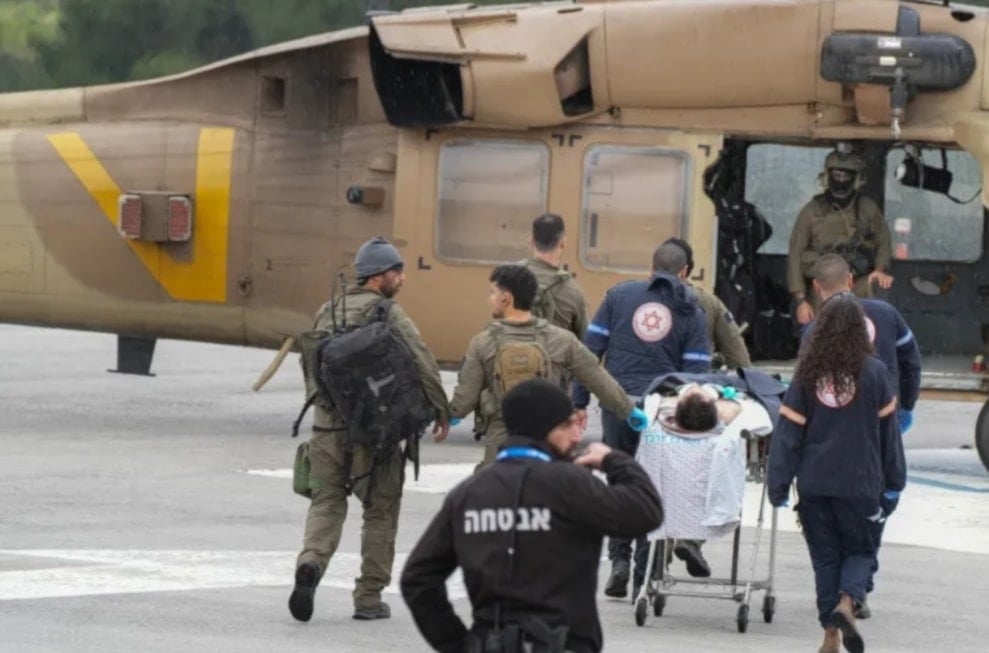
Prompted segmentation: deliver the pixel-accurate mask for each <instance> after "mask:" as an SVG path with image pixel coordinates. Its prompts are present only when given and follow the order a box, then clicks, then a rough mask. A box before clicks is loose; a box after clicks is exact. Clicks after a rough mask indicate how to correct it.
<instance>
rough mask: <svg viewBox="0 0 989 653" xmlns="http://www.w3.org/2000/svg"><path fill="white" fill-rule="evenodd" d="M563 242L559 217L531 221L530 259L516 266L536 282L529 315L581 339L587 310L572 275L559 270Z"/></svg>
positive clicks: (563, 229) (584, 329)
mask: <svg viewBox="0 0 989 653" xmlns="http://www.w3.org/2000/svg"><path fill="white" fill-rule="evenodd" d="M566 243H567V237H566V234H565V227H564V224H563V218H561V217H560V216H558V215H555V214H553V213H544V214H543V215H541V216H539V217H538V218H536V219H535V220H533V221H532V237H531V239H530V244H531V245H532V250H533V251H532V257H531V258H529V259H526V260H524V261H519V265H524V266H526V267H527V268H529V269H530V270H532V273H533V274H535V275H536V281H538V282H539V291H538V292H537V293H536V300H535V301H534V302H533V310H532V314H533V315H534V316H535V317H541V318H543V319H545V320H546V321H547V322H549V323H550V324H555V325H556V326H558V327H560V328H561V329H566V330H567V331H569V332H571V333H573V334H574V335H575V336H577V338H578V339H583V337H584V332H585V331H587V324H588V322H590V319H591V316H590V309H589V308H588V307H587V299H585V297H584V291H583V290H581V288H580V286H578V285H577V282H576V281H574V278H573V275H572V274H570V273H569V272H567V271H566V270H563V269H561V268H560V260H561V258H562V257H563V248H564V247H565V246H566Z"/></svg>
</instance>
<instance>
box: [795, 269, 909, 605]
mask: <svg viewBox="0 0 989 653" xmlns="http://www.w3.org/2000/svg"><path fill="white" fill-rule="evenodd" d="M813 275H814V278H813V284H814V291H815V292H816V293H817V295H818V296H819V297H820V298H821V300H822V301H823V302H826V301H828V300H829V299H831V298H832V297H855V295H854V294H853V293H852V273H851V270H850V269H849V267H848V263H847V262H846V261H845V259H844V258H842V257H841V256H838V255H836V254H826V255H824V256H822V257H820V258H819V259H818V260H817V261H816V262H815V264H814V268H813ZM858 302H859V305H860V306H861V307H862V310H863V311H864V312H865V326H866V329H867V331H868V334H869V340H870V342H872V345H873V347H874V348H875V356H876V357H877V358H878V359H879V360H881V361H882V362H883V364H884V365H885V366H886V369H887V370H888V371H889V373H890V377H891V379H890V380H891V381H892V383H893V391H894V392H895V393H896V396H897V397H898V399H899V402H898V406H897V409H896V417H897V421H898V423H899V426H900V433H901V434H905V433H906V432H907V430H908V429H909V428H910V426H911V424H913V409H914V406H915V405H916V403H917V397H918V395H919V394H920V348H919V347H918V346H917V340H916V339H915V338H914V337H913V332H912V331H910V327H908V326H907V323H906V321H905V320H904V319H903V316H901V315H900V312H899V311H897V310H896V309H895V308H893V306H891V305H890V304H887V303H886V302H884V301H881V300H878V299H858ZM812 326H813V322H811V323H810V324H808V325H807V326H806V327H805V330H804V334H803V336H804V339H805V340H806V337H807V334H808V333H809V332H810V330H811V328H812ZM887 507H888V508H889V511H892V509H894V508H895V506H887ZM880 535H882V531H880ZM878 570H879V558H878V550H877V557H876V559H875V560H873V562H872V574H871V575H870V576H869V583H868V587H867V588H866V591H867V592H868V593H871V592H872V590H873V589H874V588H875V575H876V572H877V571H878ZM871 615H872V610H871V609H870V608H869V605H868V603H867V602H863V603H861V604H860V605H858V606H857V608H856V611H855V616H856V617H858V618H860V619H865V618H868V617H870V616H871Z"/></svg>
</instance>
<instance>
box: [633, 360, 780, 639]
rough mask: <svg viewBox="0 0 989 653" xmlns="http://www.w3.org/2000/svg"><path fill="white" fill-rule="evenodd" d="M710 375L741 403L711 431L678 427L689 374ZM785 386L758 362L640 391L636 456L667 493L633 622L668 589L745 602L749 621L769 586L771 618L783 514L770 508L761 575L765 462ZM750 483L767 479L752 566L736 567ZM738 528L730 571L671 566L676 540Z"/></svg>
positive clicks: (742, 616)
mask: <svg viewBox="0 0 989 653" xmlns="http://www.w3.org/2000/svg"><path fill="white" fill-rule="evenodd" d="M690 383H697V384H712V385H713V386H715V388H716V389H717V390H718V391H720V392H721V394H722V396H723V397H726V396H727V397H729V399H727V400H728V401H732V402H736V403H737V404H738V405H739V407H740V408H741V411H740V412H739V413H738V415H737V416H735V417H734V418H733V419H732V420H731V421H730V422H729V423H727V424H719V426H718V427H717V428H715V429H713V430H712V431H710V432H704V433H696V432H689V431H684V430H683V429H679V428H677V425H676V424H675V422H674V421H673V420H672V419H671V416H672V412H673V409H674V406H675V402H676V397H677V390H678V389H680V388H682V387H683V386H684V385H686V384H690ZM785 391H786V387H785V386H784V385H783V384H782V383H780V382H779V381H778V380H777V379H776V378H773V377H770V376H768V375H766V374H765V373H763V372H760V371H759V370H753V369H743V370H739V371H738V373H737V374H683V373H675V374H668V375H664V376H662V377H658V378H657V379H656V380H654V381H653V383H652V384H650V387H649V388H648V390H647V391H646V393H645V394H644V395H643V399H642V401H641V405H642V408H643V410H645V412H646V414H647V415H648V416H649V418H650V424H649V426H648V427H647V428H646V429H645V430H644V431H643V432H642V434H641V438H640V442H639V448H638V451H637V453H636V459H637V460H638V461H639V463H640V464H641V465H642V466H643V467H644V468H645V470H646V472H647V473H648V474H649V476H650V478H652V480H653V483H654V484H655V485H656V489H657V491H658V492H659V495H660V497H661V499H662V501H663V512H664V520H663V525H662V526H661V527H660V528H659V529H657V530H656V531H653V532H652V533H649V535H648V540H649V555H648V559H647V564H646V571H645V582H644V583H643V584H642V587H641V589H640V590H639V593H638V595H637V596H635V597H634V606H635V607H634V609H635V623H636V625H638V626H643V625H644V624H645V622H646V618H647V616H648V611H649V606H650V604H651V605H652V613H653V615H655V616H657V617H658V616H661V615H662V614H663V610H664V608H665V607H666V601H667V597H669V596H686V597H697V598H713V599H728V600H732V601H735V602H737V603H739V604H740V605H739V607H738V612H737V614H736V622H737V626H738V631H739V632H742V633H744V632H745V631H746V630H747V628H748V623H749V605H750V602H751V599H752V594H753V592H759V591H761V592H764V596H763V601H762V615H763V620H764V621H765V622H766V623H770V622H771V621H772V620H773V614H774V613H775V610H776V596H775V594H774V593H773V579H774V574H775V567H776V542H777V533H778V515H777V511H776V510H775V509H772V508H770V511H771V517H770V528H769V547H768V548H769V553H768V573H767V575H766V576H765V577H763V578H758V579H757V578H756V573H757V567H758V563H759V553H760V546H761V545H762V540H763V531H764V522H765V517H766V508H767V506H768V501H767V488H766V466H767V462H768V456H769V443H770V439H771V437H772V431H773V429H774V428H775V426H776V422H777V421H778V419H779V406H780V401H781V399H782V395H783V393H784V392H785ZM747 483H758V484H760V485H761V486H762V487H761V494H760V499H759V508H758V516H757V519H756V527H755V532H754V533H753V536H752V543H751V549H750V556H751V557H750V559H749V564H748V567H747V568H746V569H745V570H744V572H743V571H742V570H740V569H739V563H740V554H741V549H742V542H741V540H742V536H741V533H742V528H741V523H742V504H743V502H744V496H745V489H746V484H747ZM727 535H732V537H733V541H732V558H731V570H730V574H729V576H728V577H714V576H712V577H709V578H693V577H689V576H683V577H681V576H674V575H673V574H671V573H670V570H669V563H670V559H671V558H672V556H671V555H670V554H671V553H672V550H673V546H674V544H675V541H676V540H679V539H683V540H711V539H717V538H720V537H724V536H727Z"/></svg>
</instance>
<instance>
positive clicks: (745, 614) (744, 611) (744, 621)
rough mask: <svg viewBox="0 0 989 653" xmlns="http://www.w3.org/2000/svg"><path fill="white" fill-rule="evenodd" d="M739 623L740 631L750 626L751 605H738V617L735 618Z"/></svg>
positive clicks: (742, 631)
mask: <svg viewBox="0 0 989 653" xmlns="http://www.w3.org/2000/svg"><path fill="white" fill-rule="evenodd" d="M735 621H736V622H737V624H738V632H740V633H744V632H745V631H746V630H748V628H749V606H747V605H744V604H743V605H740V606H738V617H737V618H736V619H735Z"/></svg>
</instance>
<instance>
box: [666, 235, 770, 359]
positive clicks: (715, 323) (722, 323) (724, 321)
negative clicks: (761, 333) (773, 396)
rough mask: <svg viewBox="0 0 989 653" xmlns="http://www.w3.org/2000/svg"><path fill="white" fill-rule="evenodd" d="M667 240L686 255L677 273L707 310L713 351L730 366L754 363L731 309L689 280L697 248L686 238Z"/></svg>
mask: <svg viewBox="0 0 989 653" xmlns="http://www.w3.org/2000/svg"><path fill="white" fill-rule="evenodd" d="M666 242H667V243H673V244H674V245H677V246H678V247H680V248H681V249H682V250H683V252H684V254H686V255H687V265H685V266H684V267H683V269H682V270H680V271H679V272H678V273H677V278H678V279H680V280H681V281H683V283H684V284H686V285H687V286H688V287H689V288H690V289H691V290H693V291H694V295H695V296H696V297H697V303H698V304H700V307H701V309H703V311H704V320H705V322H706V324H707V337H708V339H709V340H710V341H711V344H712V346H713V347H714V351H715V352H718V353H720V354H721V356H722V357H723V358H724V359H725V365H727V366H728V367H729V368H730V369H738V368H740V367H751V366H752V359H751V358H749V350H748V349H747V348H746V347H745V340H744V339H742V332H741V331H740V330H739V328H738V323H737V322H735V317H734V316H733V315H732V314H731V311H729V310H728V307H727V306H725V303H724V302H723V301H721V299H719V298H718V296H717V295H712V294H711V293H709V292H707V291H706V290H704V289H703V288H701V287H699V286H694V285H692V284H691V283H690V281H689V278H690V273H691V272H693V271H694V248H693V247H691V246H690V244H689V243H687V241H685V240H681V239H679V238H669V239H667V241H666ZM664 244H665V243H664Z"/></svg>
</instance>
